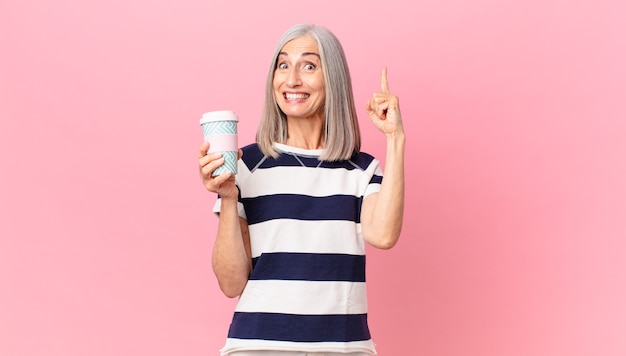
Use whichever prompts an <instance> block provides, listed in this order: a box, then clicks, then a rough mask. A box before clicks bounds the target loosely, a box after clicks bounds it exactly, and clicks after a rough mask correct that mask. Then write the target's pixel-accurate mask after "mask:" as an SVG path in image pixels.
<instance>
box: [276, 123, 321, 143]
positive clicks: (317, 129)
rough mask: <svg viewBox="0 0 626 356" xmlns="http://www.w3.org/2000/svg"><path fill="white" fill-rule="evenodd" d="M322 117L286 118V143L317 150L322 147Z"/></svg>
mask: <svg viewBox="0 0 626 356" xmlns="http://www.w3.org/2000/svg"><path fill="white" fill-rule="evenodd" d="M323 128H324V119H323V118H311V119H289V118H288V119H287V130H288V137H287V141H286V142H285V144H286V145H289V146H292V147H298V148H303V149H307V150H317V149H320V148H323V147H324V137H323V133H322V130H323Z"/></svg>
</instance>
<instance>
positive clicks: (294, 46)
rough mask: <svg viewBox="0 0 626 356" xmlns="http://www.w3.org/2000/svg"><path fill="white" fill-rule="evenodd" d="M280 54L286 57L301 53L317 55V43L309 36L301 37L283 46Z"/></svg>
mask: <svg viewBox="0 0 626 356" xmlns="http://www.w3.org/2000/svg"><path fill="white" fill-rule="evenodd" d="M280 52H281V54H288V55H299V54H302V53H317V54H319V50H318V48H317V42H315V40H314V39H313V38H311V37H309V36H302V37H298V38H295V39H293V40H291V41H289V42H287V43H285V45H284V46H283V48H281V49H280Z"/></svg>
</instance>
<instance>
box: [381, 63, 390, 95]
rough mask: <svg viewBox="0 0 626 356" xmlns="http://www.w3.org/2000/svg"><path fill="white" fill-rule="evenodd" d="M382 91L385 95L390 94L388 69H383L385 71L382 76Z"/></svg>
mask: <svg viewBox="0 0 626 356" xmlns="http://www.w3.org/2000/svg"><path fill="white" fill-rule="evenodd" d="M380 90H382V92H383V93H385V94H389V82H388V81H387V67H383V71H382V73H381V74H380Z"/></svg>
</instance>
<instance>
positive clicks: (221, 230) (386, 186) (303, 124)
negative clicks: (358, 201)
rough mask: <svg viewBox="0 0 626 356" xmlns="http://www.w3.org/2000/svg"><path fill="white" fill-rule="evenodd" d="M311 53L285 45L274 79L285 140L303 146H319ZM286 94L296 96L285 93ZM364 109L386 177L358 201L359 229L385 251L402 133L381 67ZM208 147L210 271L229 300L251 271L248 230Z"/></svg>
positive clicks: (398, 189)
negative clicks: (214, 206) (215, 204)
mask: <svg viewBox="0 0 626 356" xmlns="http://www.w3.org/2000/svg"><path fill="white" fill-rule="evenodd" d="M314 53H318V51H317V46H316V44H315V42H314V41H313V40H312V39H311V38H309V37H300V38H298V39H295V40H293V41H290V42H288V43H287V44H285V46H284V47H283V48H282V50H281V54H280V56H279V61H278V65H277V68H276V71H275V72H274V81H273V90H274V95H275V96H276V98H277V102H278V105H279V107H280V108H281V110H283V112H284V113H285V114H286V115H287V120H288V130H289V132H288V134H289V137H288V140H287V142H286V144H288V145H290V146H294V147H299V148H304V149H318V148H323V142H322V128H323V122H324V115H323V105H324V98H325V91H324V79H323V74H322V70H321V67H320V60H319V57H318V56H316V55H315V54H314ZM287 93H289V94H298V95H300V96H299V97H294V96H290V97H288V96H287ZM365 110H366V111H367V113H368V115H369V118H370V120H371V121H372V123H373V124H374V125H375V126H376V127H377V128H378V129H379V130H380V131H381V132H382V133H383V134H384V135H385V137H386V140H387V149H386V161H385V178H384V179H383V183H382V184H381V189H380V192H378V193H373V194H370V195H369V196H368V197H367V198H365V199H364V201H363V205H362V210H361V227H362V231H363V237H364V239H365V241H366V242H367V243H369V244H370V245H372V246H374V247H376V248H380V249H389V248H391V247H393V246H394V245H395V244H396V243H397V241H398V238H399V237H400V231H401V229H402V216H403V211H404V149H405V148H404V146H405V135H404V129H403V126H402V116H401V114H400V106H399V101H398V97H397V96H396V95H393V94H391V93H390V91H389V84H388V81H387V69H386V68H384V69H383V71H382V73H381V91H380V92H375V93H373V94H372V96H371V98H370V99H369V100H368V102H367V104H366V106H365ZM209 146H210V144H209V143H206V142H205V143H203V144H202V145H201V146H200V150H199V170H200V177H201V179H202V183H203V184H204V186H205V187H206V189H207V190H208V191H210V192H213V193H217V194H219V195H220V196H221V198H222V207H221V211H220V218H219V224H218V229H217V237H216V239H215V245H214V247H213V257H212V265H213V272H214V273H215V275H216V277H217V280H218V283H219V285H220V288H221V289H222V291H223V292H224V294H225V295H226V296H228V297H231V298H232V297H237V296H239V295H240V294H241V293H242V292H243V289H244V287H245V286H246V283H247V281H248V276H249V275H250V271H251V269H252V257H251V249H250V233H249V230H248V224H247V222H246V220H244V219H241V218H240V217H239V216H238V213H237V195H238V191H237V187H236V186H235V177H234V175H233V174H232V173H224V174H221V175H219V176H217V177H212V176H211V173H212V172H213V171H214V170H215V169H216V168H217V167H219V166H221V165H222V164H223V163H224V159H223V158H222V157H221V154H219V153H211V154H207V152H208V149H209ZM240 156H241V151H240Z"/></svg>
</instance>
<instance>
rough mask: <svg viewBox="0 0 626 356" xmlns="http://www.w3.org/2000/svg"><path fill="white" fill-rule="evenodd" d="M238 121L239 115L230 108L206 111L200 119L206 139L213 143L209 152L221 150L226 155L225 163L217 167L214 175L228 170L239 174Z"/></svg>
mask: <svg viewBox="0 0 626 356" xmlns="http://www.w3.org/2000/svg"><path fill="white" fill-rule="evenodd" d="M237 121H238V118H237V115H236V114H235V113H234V112H232V111H230V110H222V111H210V112H206V113H204V114H203V115H202V118H201V119H200V126H202V133H203V134H204V141H205V142H206V141H208V142H209V143H210V144H211V146H210V147H209V153H212V152H221V153H222V155H223V157H224V165H222V166H220V167H217V169H215V170H214V171H213V176H217V175H220V174H222V173H226V172H232V173H233V174H237V155H238V152H239V147H238V146H237Z"/></svg>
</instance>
